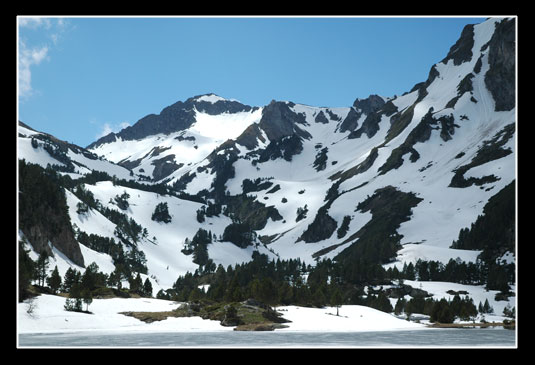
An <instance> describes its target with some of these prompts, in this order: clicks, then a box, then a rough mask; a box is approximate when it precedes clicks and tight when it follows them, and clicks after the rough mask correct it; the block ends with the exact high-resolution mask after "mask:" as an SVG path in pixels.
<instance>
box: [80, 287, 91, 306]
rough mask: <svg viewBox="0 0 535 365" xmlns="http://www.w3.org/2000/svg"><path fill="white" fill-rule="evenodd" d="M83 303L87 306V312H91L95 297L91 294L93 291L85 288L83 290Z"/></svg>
mask: <svg viewBox="0 0 535 365" xmlns="http://www.w3.org/2000/svg"><path fill="white" fill-rule="evenodd" d="M80 295H81V297H82V300H83V302H84V303H85V304H86V308H85V311H86V312H89V304H91V303H92V302H93V295H92V294H91V290H89V289H87V288H84V289H82V292H81V293H80Z"/></svg>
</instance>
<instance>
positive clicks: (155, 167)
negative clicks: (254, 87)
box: [88, 94, 260, 181]
mask: <svg viewBox="0 0 535 365" xmlns="http://www.w3.org/2000/svg"><path fill="white" fill-rule="evenodd" d="M259 111H260V110H259V109H258V108H256V107H255V108H253V107H250V106H248V105H243V104H241V103H239V102H237V101H235V100H226V99H224V98H221V97H219V96H217V95H215V94H206V95H199V96H196V97H193V98H189V99H187V100H186V101H185V102H181V101H179V102H177V103H175V104H173V105H171V106H169V107H167V108H164V109H163V110H162V111H161V112H160V114H158V115H154V114H150V115H147V116H146V117H144V118H142V119H140V120H139V121H138V122H137V123H135V124H134V125H133V126H131V127H127V128H125V129H123V130H122V131H120V132H119V133H117V134H115V133H110V134H109V135H107V136H104V137H102V138H100V139H99V140H98V141H96V142H94V143H92V144H90V145H89V146H88V149H89V150H91V151H92V152H94V153H96V154H98V155H101V156H104V157H106V158H107V159H109V160H110V161H113V162H115V163H118V164H119V165H122V166H124V167H126V168H128V169H131V170H132V171H133V172H134V173H136V174H139V175H142V176H143V177H145V179H146V180H151V181H161V180H162V179H166V180H171V179H172V178H173V177H174V176H177V175H181V174H182V173H183V171H184V170H185V169H187V168H188V167H189V166H191V165H193V164H195V163H198V162H199V161H201V160H202V159H204V158H205V157H206V156H207V155H208V154H209V153H210V152H212V151H213V150H214V148H216V147H217V146H218V145H220V144H221V143H223V142H225V141H226V140H227V139H231V138H235V137H237V136H238V135H239V134H240V133H241V132H242V131H243V130H244V129H245V128H246V127H248V126H249V125H250V124H251V123H254V122H255V121H256V120H257V119H258V118H259Z"/></svg>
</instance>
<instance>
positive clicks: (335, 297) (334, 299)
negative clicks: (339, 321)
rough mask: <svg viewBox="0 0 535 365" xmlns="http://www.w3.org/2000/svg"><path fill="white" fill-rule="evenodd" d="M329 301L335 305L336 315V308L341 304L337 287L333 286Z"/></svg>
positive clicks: (340, 294) (340, 295)
mask: <svg viewBox="0 0 535 365" xmlns="http://www.w3.org/2000/svg"><path fill="white" fill-rule="evenodd" d="M330 302H331V305H332V306H333V307H336V315H337V316H338V315H339V314H338V308H340V306H341V305H342V293H341V292H340V289H339V288H338V287H336V288H334V291H333V293H332V295H331V300H330Z"/></svg>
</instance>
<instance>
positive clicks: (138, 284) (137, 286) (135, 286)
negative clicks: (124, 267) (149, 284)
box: [128, 273, 143, 294]
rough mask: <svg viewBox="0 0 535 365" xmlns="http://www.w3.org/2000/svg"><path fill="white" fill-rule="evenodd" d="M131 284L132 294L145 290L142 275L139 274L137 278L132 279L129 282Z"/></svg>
mask: <svg viewBox="0 0 535 365" xmlns="http://www.w3.org/2000/svg"><path fill="white" fill-rule="evenodd" d="M128 282H129V284H130V292H132V293H138V294H139V293H140V292H141V290H142V288H143V281H142V280H141V275H140V274H139V273H137V276H136V277H135V278H132V277H130V279H129V280H128Z"/></svg>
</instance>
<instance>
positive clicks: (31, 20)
mask: <svg viewBox="0 0 535 365" xmlns="http://www.w3.org/2000/svg"><path fill="white" fill-rule="evenodd" d="M17 20H18V26H19V49H18V62H19V64H18V71H19V74H18V85H19V97H20V98H21V99H22V100H25V99H27V98H28V97H30V96H31V95H33V94H34V90H33V87H32V68H33V67H34V66H37V65H39V64H40V63H41V62H42V61H43V60H49V59H50V52H49V51H50V49H51V47H53V46H56V45H57V44H58V42H59V41H60V39H61V38H62V36H63V34H64V33H65V32H66V31H67V30H68V29H69V22H68V21H67V20H65V19H63V18H57V19H56V18H39V17H18V18H17ZM25 30H32V31H34V32H35V31H43V32H45V36H46V38H47V39H48V40H49V41H48V42H47V43H45V44H40V45H33V44H31V40H30V39H29V38H28V36H29V34H26V32H25ZM23 33H24V35H23Z"/></svg>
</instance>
